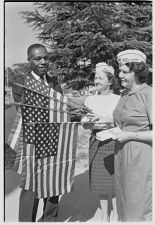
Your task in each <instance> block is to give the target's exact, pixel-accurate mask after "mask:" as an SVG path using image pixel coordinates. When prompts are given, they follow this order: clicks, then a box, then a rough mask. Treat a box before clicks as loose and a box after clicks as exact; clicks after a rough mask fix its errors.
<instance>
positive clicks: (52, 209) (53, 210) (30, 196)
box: [18, 190, 59, 222]
mask: <svg viewBox="0 0 155 225" xmlns="http://www.w3.org/2000/svg"><path fill="white" fill-rule="evenodd" d="M58 201H59V196H54V197H50V198H48V199H47V198H44V206H43V215H42V217H41V220H42V221H50V220H51V221H52V218H55V217H57V214H58ZM38 203H39V199H37V198H35V196H34V193H33V192H31V191H27V190H22V191H21V194H20V200H19V216H18V220H19V222H35V221H36V215H37V209H38Z"/></svg>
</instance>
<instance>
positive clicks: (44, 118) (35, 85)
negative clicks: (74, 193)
mask: <svg viewBox="0 0 155 225" xmlns="http://www.w3.org/2000/svg"><path fill="white" fill-rule="evenodd" d="M24 85H25V88H24V90H23V104H21V114H20V116H19V115H18V116H17V119H16V128H15V126H14V129H12V130H11V133H10V138H9V140H8V144H9V145H10V147H11V148H12V149H13V150H16V152H17V154H16V161H15V169H16V171H17V172H18V173H20V174H21V187H22V188H23V189H26V190H31V191H33V192H35V194H36V196H37V198H46V197H52V196H56V195H61V194H64V193H67V192H69V191H71V188H72V184H73V181H74V168H75V158H76V142H77V132H78V123H71V122H69V121H70V114H69V113H68V110H69V106H68V102H69V101H68V98H67V97H65V96H63V95H62V94H60V93H58V92H56V91H55V90H53V89H52V88H49V87H48V86H47V85H45V84H42V83H40V82H36V80H33V79H32V78H30V77H27V79H26V82H25V84H24ZM17 128H18V129H17Z"/></svg>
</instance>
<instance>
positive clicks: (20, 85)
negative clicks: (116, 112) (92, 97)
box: [11, 82, 85, 109]
mask: <svg viewBox="0 0 155 225" xmlns="http://www.w3.org/2000/svg"><path fill="white" fill-rule="evenodd" d="M11 83H12V84H15V85H17V86H19V87H21V88H25V89H27V90H29V91H32V92H34V93H36V94H39V95H42V96H44V97H48V98H50V99H53V100H56V101H58V102H61V100H59V99H57V98H55V97H52V96H49V95H44V94H42V93H40V92H38V91H35V90H32V89H30V88H28V87H25V86H24V85H22V84H18V83H15V82H11ZM63 96H65V95H63ZM65 97H66V96H65ZM66 98H68V97H66ZM68 99H69V101H70V102H72V103H74V104H75V105H77V106H78V107H79V105H78V104H77V103H76V102H74V101H73V100H71V99H70V98H68ZM63 104H65V105H67V106H69V107H72V105H69V104H68V103H66V102H63ZM81 108H83V109H85V108H84V107H81Z"/></svg>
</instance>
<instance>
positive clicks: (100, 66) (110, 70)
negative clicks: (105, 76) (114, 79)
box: [96, 62, 114, 75]
mask: <svg viewBox="0 0 155 225" xmlns="http://www.w3.org/2000/svg"><path fill="white" fill-rule="evenodd" d="M98 69H101V70H102V71H105V72H108V73H111V74H113V75H114V68H113V67H112V66H108V65H107V64H106V63H105V62H100V63H97V64H96V70H98Z"/></svg>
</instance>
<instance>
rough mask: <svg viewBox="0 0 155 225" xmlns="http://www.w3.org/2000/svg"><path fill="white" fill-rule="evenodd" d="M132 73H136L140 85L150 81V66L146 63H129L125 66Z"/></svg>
mask: <svg viewBox="0 0 155 225" xmlns="http://www.w3.org/2000/svg"><path fill="white" fill-rule="evenodd" d="M125 65H126V66H128V67H129V69H130V72H134V73H135V76H136V77H137V78H138V81H139V82H140V83H146V82H147V80H148V74H149V66H148V65H147V64H146V63H145V62H129V63H126V64H125Z"/></svg>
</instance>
